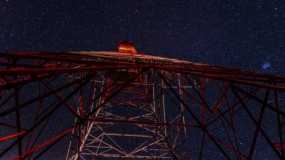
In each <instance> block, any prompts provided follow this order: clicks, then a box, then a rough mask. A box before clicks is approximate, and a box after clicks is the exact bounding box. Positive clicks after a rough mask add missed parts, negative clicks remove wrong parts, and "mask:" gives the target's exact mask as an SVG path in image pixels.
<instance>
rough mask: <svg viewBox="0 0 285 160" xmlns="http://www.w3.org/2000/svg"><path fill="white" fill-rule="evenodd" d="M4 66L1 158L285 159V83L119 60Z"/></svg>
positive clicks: (107, 56)
mask: <svg viewBox="0 0 285 160" xmlns="http://www.w3.org/2000/svg"><path fill="white" fill-rule="evenodd" d="M0 65H1V67H0V94H1V99H0V128H1V129H0V131H1V132H0V157H1V159H2V158H3V159H67V160H77V159H83V160H89V159H182V160H189V159H229V160H230V159H240V160H243V159H260V158H261V157H268V156H269V157H271V158H272V157H273V158H272V159H284V158H285V145H284V142H285V140H284V138H285V129H284V125H285V106H284V101H283V100H284V93H285V77H281V76H273V75H267V74H260V73H255V72H252V71H242V70H239V69H228V68H224V67H219V66H210V65H206V64H200V63H193V62H189V61H182V60H177V59H169V58H162V57H155V56H149V55H144V54H135V55H131V54H127V53H117V52H64V53H46V52H25V53H23V52H17V53H5V54H4V53H3V54H1V55H0ZM55 156H56V158H55Z"/></svg>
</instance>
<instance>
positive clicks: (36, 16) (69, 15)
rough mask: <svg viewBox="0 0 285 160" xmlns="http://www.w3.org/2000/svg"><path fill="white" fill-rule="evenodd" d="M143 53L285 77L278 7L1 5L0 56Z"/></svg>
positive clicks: (54, 0)
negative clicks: (124, 47) (122, 47)
mask: <svg viewBox="0 0 285 160" xmlns="http://www.w3.org/2000/svg"><path fill="white" fill-rule="evenodd" d="M123 40H127V41H132V42H133V43H134V44H135V45H136V47H137V49H138V50H139V51H141V52H144V53H148V54H153V55H163V56H167V57H174V58H181V59H187V60H190V61H195V62H202V63H209V64H215V65H223V66H227V67H234V68H245V69H249V70H256V71H259V72H268V73H273V74H280V75H285V63H284V62H285V61H284V60H285V1H284V0H136V1H135V0H112V1H111V0H1V1H0V51H1V52H6V51H23V50H28V51H70V50H115V49H116V46H117V44H118V42H120V41H123Z"/></svg>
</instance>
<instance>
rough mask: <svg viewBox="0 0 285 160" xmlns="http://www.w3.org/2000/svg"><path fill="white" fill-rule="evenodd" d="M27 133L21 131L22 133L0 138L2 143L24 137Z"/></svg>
mask: <svg viewBox="0 0 285 160" xmlns="http://www.w3.org/2000/svg"><path fill="white" fill-rule="evenodd" d="M25 133H26V131H21V132H17V133H13V134H10V135H7V136H4V137H0V142H4V141H8V140H11V139H15V138H17V137H20V136H21V135H23V134H25Z"/></svg>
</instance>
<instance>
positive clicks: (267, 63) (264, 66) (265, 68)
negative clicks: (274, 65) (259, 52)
mask: <svg viewBox="0 0 285 160" xmlns="http://www.w3.org/2000/svg"><path fill="white" fill-rule="evenodd" d="M261 68H262V69H263V70H267V69H269V68H271V63H269V62H265V63H263V64H262V66H261Z"/></svg>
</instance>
